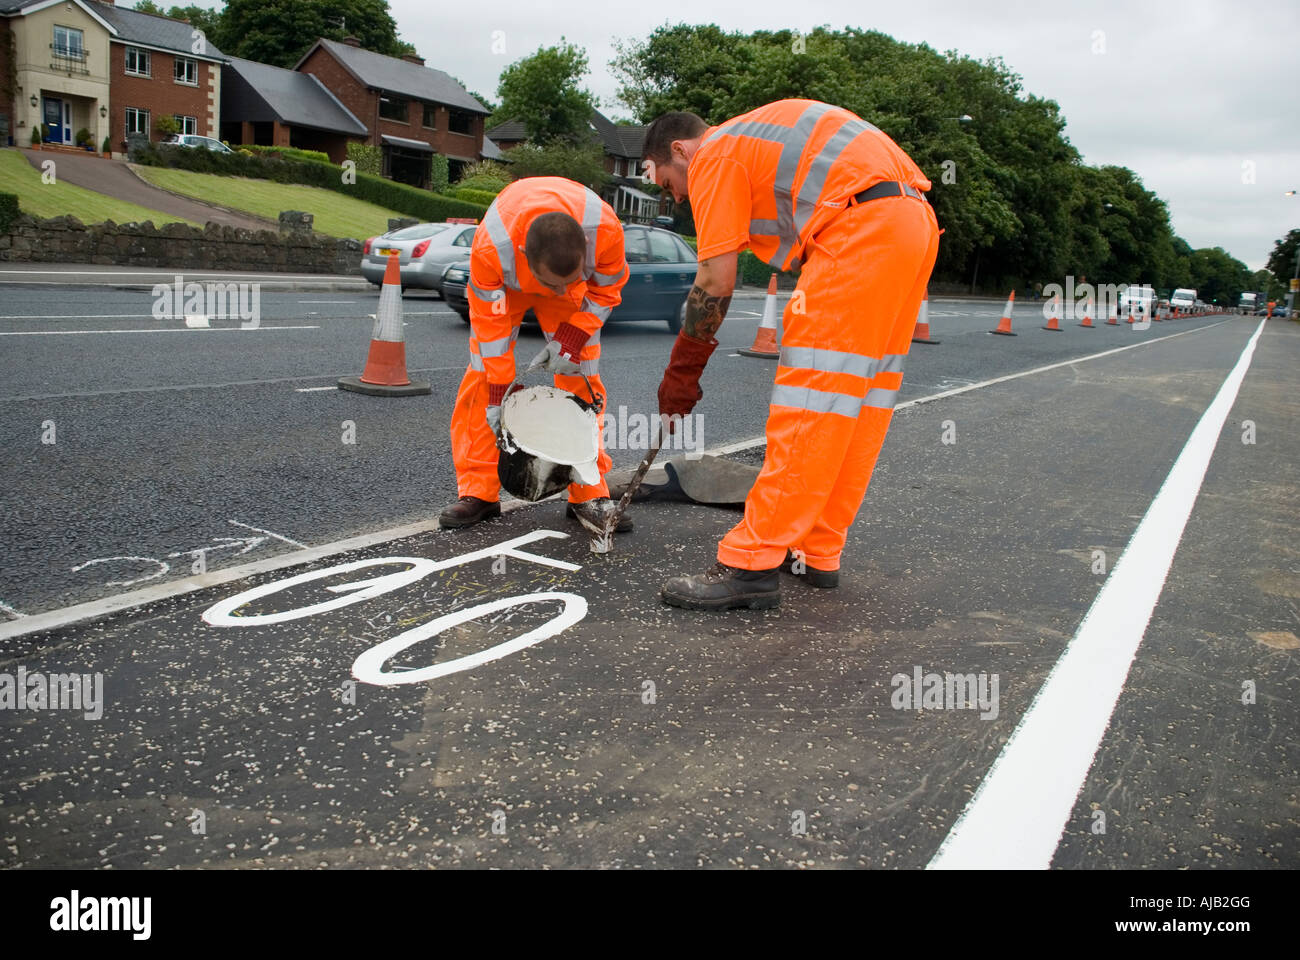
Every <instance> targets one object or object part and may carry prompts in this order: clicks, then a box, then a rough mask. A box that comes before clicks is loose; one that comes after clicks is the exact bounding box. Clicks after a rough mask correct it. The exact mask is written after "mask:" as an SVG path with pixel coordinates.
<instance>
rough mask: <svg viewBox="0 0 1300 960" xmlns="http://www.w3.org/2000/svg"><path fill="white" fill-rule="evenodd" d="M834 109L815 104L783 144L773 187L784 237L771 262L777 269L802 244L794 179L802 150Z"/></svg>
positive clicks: (777, 219)
mask: <svg viewBox="0 0 1300 960" xmlns="http://www.w3.org/2000/svg"><path fill="white" fill-rule="evenodd" d="M831 109H833V108H832V107H831V105H830V104H828V103H814V104H813V105H812V106H810V107H808V108H807V109H806V110H804V112H803V113H801V114H800V115H799V119H798V120H796V121H795V124H794V126H793V127H792V128H790V129H789V130H787V131H786V134H785V136H784V137H783V138H782V140H781V141H780V142H781V144H782V146H781V158H780V160H778V161H777V164H776V179H775V181H774V182H773V184H772V187H773V190H774V192H775V193H776V223H777V235H778V236H779V237H780V238H781V243H780V245H779V246H778V247H777V248H776V254H775V255H774V256H773V258H772V260H771V261H769V262H770V263H772V264H775V265H776V266H778V267H779V266H781V265H782V264H784V263H785V261H786V258H787V257H788V256H790V251H791V250H793V249H794V247H795V244H797V243H798V242H799V234H798V228H797V227H796V226H795V215H794V214H795V199H794V178H795V175H796V174H797V173H798V172H799V161H800V159H802V157H803V148H804V147H805V146H806V145H807V143H808V138H809V137H811V136H812V132H813V128H814V127H816V126H817V121H818V120H820V119H821V118H822V116H823V115H824V114H825V113H826V111H828V110H831Z"/></svg>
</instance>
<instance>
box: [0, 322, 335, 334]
mask: <svg viewBox="0 0 1300 960" xmlns="http://www.w3.org/2000/svg"><path fill="white" fill-rule="evenodd" d="M186 323H189V319H188V318H187V319H186ZM319 329H320V327H319V326H289V327H269V326H267V327H242V326H241V327H190V326H185V327H154V328H152V329H149V330H0V337H76V336H83V335H85V334H88V333H254V332H262V333H266V332H267V331H269V330H319Z"/></svg>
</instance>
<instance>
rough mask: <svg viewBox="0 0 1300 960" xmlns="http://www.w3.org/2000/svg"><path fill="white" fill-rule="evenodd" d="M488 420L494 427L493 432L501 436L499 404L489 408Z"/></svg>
mask: <svg viewBox="0 0 1300 960" xmlns="http://www.w3.org/2000/svg"><path fill="white" fill-rule="evenodd" d="M487 422H488V426H489V427H491V428H492V432H493V433H494V434H496V435H497V436H498V437H499V436H501V407H500V405H499V404H498V405H497V406H495V407H488V408H487Z"/></svg>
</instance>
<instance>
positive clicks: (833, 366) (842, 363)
mask: <svg viewBox="0 0 1300 960" xmlns="http://www.w3.org/2000/svg"><path fill="white" fill-rule="evenodd" d="M777 363H778V364H780V365H781V366H783V367H795V368H797V369H800V370H817V371H821V372H824V373H851V374H852V375H853V376H855V377H862V378H864V379H866V378H869V377H871V376H874V375H875V373H876V372H877V371H876V359H875V358H874V357H867V356H863V355H862V354H860V353H845V352H844V351H842V350H818V349H816V348H815V347H782V348H781V358H780V359H779V360H778V361H777Z"/></svg>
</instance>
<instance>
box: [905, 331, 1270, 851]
mask: <svg viewBox="0 0 1300 960" xmlns="http://www.w3.org/2000/svg"><path fill="white" fill-rule="evenodd" d="M1264 323H1265V321H1261V322H1260V324H1259V326H1258V327H1256V328H1255V333H1254V334H1253V335H1252V336H1251V338H1250V341H1249V342H1248V343H1247V344H1246V346H1245V348H1244V349H1243V350H1242V352H1241V356H1240V357H1239V358H1238V359H1237V364H1236V366H1234V367H1233V368H1232V371H1231V372H1230V373H1229V374H1228V376H1227V378H1226V379H1225V380H1224V381H1223V384H1222V386H1220V387H1219V392H1218V393H1217V394H1216V395H1215V397H1214V400H1213V401H1212V402H1211V403H1210V405H1209V406H1208V407H1206V409H1205V413H1204V414H1202V415H1201V419H1200V420H1199V421H1198V422H1197V424H1196V427H1195V428H1194V429H1193V430H1192V433H1191V436H1190V437H1189V438H1188V440H1187V443H1186V444H1185V445H1184V447H1183V450H1182V452H1181V453H1180V454H1179V455H1178V459H1177V460H1176V461H1174V465H1173V468H1172V469H1171V470H1170V471H1169V475H1168V476H1167V477H1165V482H1164V483H1163V484H1162V485H1161V487H1160V490H1159V492H1158V493H1157V494H1156V496H1155V499H1154V500H1152V501H1151V506H1150V507H1148V508H1147V512H1146V515H1145V516H1143V518H1142V521H1141V522H1140V523H1139V524H1138V527H1137V530H1136V531H1135V532H1134V533H1133V537H1132V538H1131V539H1130V540H1129V542H1128V545H1127V546H1126V547H1125V548H1124V553H1123V555H1121V556H1120V558H1119V562H1117V563H1116V564H1115V566H1114V567H1113V568H1111V572H1110V576H1109V577H1107V579H1106V582H1105V583H1104V584H1103V585H1102V588H1101V591H1100V592H1099V593H1098V594H1097V598H1096V599H1095V600H1094V601H1093V603H1092V606H1091V607H1090V608H1089V610H1088V612H1087V613H1086V614H1085V615H1084V618H1083V621H1082V622H1081V623H1080V624H1079V629H1078V632H1077V633H1076V634H1075V635H1074V639H1072V640H1071V641H1070V642H1069V644H1068V645H1067V646H1066V648H1065V652H1064V653H1063V654H1062V655H1061V658H1060V659H1059V660H1058V661H1057V662H1056V664H1055V666H1053V667H1052V671H1051V673H1049V674H1048V676H1047V680H1046V681H1045V682H1044V683H1043V686H1042V688H1041V689H1039V691H1038V693H1037V695H1036V696H1035V697H1034V700H1033V702H1032V703H1031V704H1030V706H1029V709H1028V710H1027V711H1026V712H1025V715H1024V716H1023V717H1021V719H1020V722H1019V723H1018V724H1017V725H1016V730H1015V732H1014V733H1013V734H1012V735H1011V739H1010V740H1008V741H1007V743H1006V745H1005V746H1004V747H1003V748H1002V752H1001V753H1000V754H999V755H998V757H997V759H996V760H994V761H993V765H992V767H990V768H989V772H988V773H987V774H986V775H985V777H984V779H983V781H982V782H981V783H980V785H979V789H977V790H976V792H975V795H974V796H973V797H972V798H971V800H970V802H969V803H968V804H967V806H966V809H965V810H964V811H963V812H962V814H961V816H960V817H959V818H958V820H957V822H956V823H955V824H954V825H953V827H952V830H951V831H949V833H948V836H947V838H946V839H945V840H944V841H943V843H942V845H941V846H940V847H939V850H938V851H937V852H936V853H935V855H934V858H933V859H932V860H931V861H930V863H929V869H988V868H1002V869H1020V870H1025V869H1033V870H1045V869H1047V868H1048V867H1050V866H1051V863H1052V857H1053V856H1054V855H1055V853H1056V848H1057V846H1058V845H1059V844H1060V840H1061V835H1062V833H1063V831H1064V830H1065V827H1066V823H1067V822H1068V820H1069V817H1070V813H1071V812H1072V811H1073V809H1074V805H1075V801H1076V799H1077V797H1078V795H1079V791H1080V790H1081V789H1082V787H1083V784H1084V783H1085V781H1086V780H1087V777H1088V771H1089V770H1090V769H1091V768H1092V765H1093V761H1094V759H1095V757H1096V754H1097V749H1098V748H1099V747H1100V745H1101V741H1102V738H1103V737H1104V736H1105V734H1106V728H1107V726H1108V725H1109V723H1110V718H1111V714H1112V713H1114V710H1115V704H1116V703H1117V702H1118V701H1119V697H1120V694H1121V693H1123V691H1124V683H1125V680H1126V679H1127V678H1128V673H1129V669H1130V667H1131V666H1132V664H1133V659H1134V658H1135V657H1136V656H1137V651H1138V647H1139V646H1140V645H1141V643H1142V638H1143V635H1144V634H1145V633H1146V629H1147V625H1148V624H1149V623H1150V621H1151V614H1152V612H1153V611H1154V610H1155V606H1156V602H1157V601H1158V600H1159V599H1160V594H1161V593H1162V592H1163V590H1164V585H1165V580H1166V578H1167V577H1168V576H1169V569H1170V567H1171V566H1172V565H1173V562H1174V554H1175V553H1176V552H1177V550H1178V544H1179V541H1181V540H1182V536H1183V530H1184V529H1185V528H1186V526H1187V520H1188V518H1189V517H1190V516H1191V513H1192V508H1193V507H1194V506H1195V504H1196V498H1197V496H1198V495H1199V493H1200V490H1201V485H1202V484H1203V483H1204V481H1205V473H1206V471H1207V470H1208V469H1209V466H1210V460H1211V458H1212V457H1213V456H1214V449H1215V446H1216V445H1217V444H1218V441H1219V437H1220V436H1221V435H1222V433H1223V426H1224V423H1225V422H1226V421H1227V419H1228V414H1229V413H1230V412H1231V411H1232V406H1233V404H1234V403H1235V402H1236V399H1237V393H1238V391H1239V390H1240V389H1241V384H1242V381H1243V380H1245V378H1246V371H1247V370H1249V369H1250V361H1251V357H1252V356H1253V355H1254V353H1255V345H1256V343H1258V342H1259V337H1260V334H1261V333H1263V331H1264Z"/></svg>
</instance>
